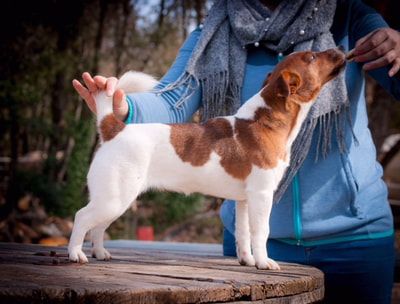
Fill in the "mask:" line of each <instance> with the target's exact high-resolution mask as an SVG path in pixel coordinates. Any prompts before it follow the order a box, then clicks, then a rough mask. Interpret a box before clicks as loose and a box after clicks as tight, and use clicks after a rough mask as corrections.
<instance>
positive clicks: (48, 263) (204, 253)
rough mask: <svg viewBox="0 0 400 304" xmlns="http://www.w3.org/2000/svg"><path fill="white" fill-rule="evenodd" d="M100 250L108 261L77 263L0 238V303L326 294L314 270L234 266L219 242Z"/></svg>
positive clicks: (119, 244)
mask: <svg viewBox="0 0 400 304" xmlns="http://www.w3.org/2000/svg"><path fill="white" fill-rule="evenodd" d="M106 248H109V249H110V252H111V254H112V255H113V260H112V261H110V262H104V261H96V260H95V259H89V263H88V264H86V265H79V264H75V263H70V262H68V260H67V250H66V248H64V247H43V246H39V245H23V244H10V243H0V303H13V304H16V303H209V302H213V303H222V302H224V303H225V302H229V303H312V302H315V301H318V300H321V299H322V298H323V294H324V285H323V274H322V272H321V271H319V270H317V269H315V268H312V267H306V266H301V265H296V264H287V263H281V267H282V270H281V271H266V270H257V269H256V268H254V267H244V266H239V264H238V262H237V260H236V259H234V258H226V257H223V256H222V253H221V246H220V245H211V244H210V245H208V244H207V245H204V244H188V243H164V242H137V241H110V242H108V243H106ZM85 252H86V253H87V254H89V252H90V250H89V249H87V250H85Z"/></svg>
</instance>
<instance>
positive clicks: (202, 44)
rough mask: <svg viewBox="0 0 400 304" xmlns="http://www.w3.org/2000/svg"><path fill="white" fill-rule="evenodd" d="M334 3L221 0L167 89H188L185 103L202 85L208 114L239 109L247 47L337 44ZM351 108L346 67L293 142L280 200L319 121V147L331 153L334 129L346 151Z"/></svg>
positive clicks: (311, 47)
mask: <svg viewBox="0 0 400 304" xmlns="http://www.w3.org/2000/svg"><path fill="white" fill-rule="evenodd" d="M335 9H336V0H283V1H282V2H281V3H280V4H279V5H278V7H277V8H276V9H275V10H274V11H270V10H269V9H268V8H267V7H266V6H264V5H262V4H261V3H260V2H259V1H258V0H217V1H216V2H215V4H214V6H213V7H212V9H211V10H210V12H209V15H208V17H207V19H206V20H205V23H204V26H203V29H202V32H201V36H200V38H199V40H198V42H197V44H196V46H195V48H194V51H193V54H192V56H191V58H190V60H189V62H188V64H187V66H186V69H185V72H184V74H183V75H182V76H181V77H180V78H179V79H178V80H177V81H176V82H175V83H173V84H171V85H169V86H167V87H166V88H165V89H163V91H168V90H170V89H174V88H176V87H180V86H182V87H184V88H185V92H184V94H183V96H182V98H181V99H180V100H179V101H178V103H177V104H176V106H177V107H180V106H181V105H182V104H183V103H184V102H185V101H186V100H187V98H189V97H190V96H191V94H192V93H193V92H194V90H195V89H196V88H197V87H198V86H199V85H201V89H202V102H203V108H202V118H203V119H204V120H205V119H208V118H212V117H215V116H222V115H230V114H234V113H235V112H236V111H237V110H238V108H239V107H240V89H241V86H242V83H243V77H244V71H245V66H246V58H247V47H248V46H249V45H256V46H259V47H266V48H267V49H269V50H271V51H274V52H276V54H277V55H278V54H279V53H285V52H287V51H289V50H293V51H304V50H313V51H323V50H326V49H329V48H333V47H335V46H336V45H335V42H334V40H333V37H332V33H331V32H330V28H331V26H332V22H333V17H334V14H335ZM260 89H261V88H260ZM347 108H348V98H347V91H346V85H345V80H344V73H341V74H340V75H339V76H338V77H337V78H335V79H334V80H333V81H331V82H329V83H328V84H326V85H325V86H324V88H323V90H322V91H321V93H320V95H319V97H318V99H317V101H316V102H315V104H314V106H313V107H312V108H311V110H310V113H309V115H308V117H307V119H306V120H305V122H304V123H303V125H302V127H301V130H300V133H299V135H298V137H297V139H296V140H295V142H294V143H293V146H292V151H291V161H290V167H289V169H288V170H287V171H286V173H285V176H284V178H283V180H282V181H281V184H280V186H279V187H278V189H277V190H276V192H275V195H274V201H275V202H277V201H279V200H280V198H281V197H282V195H283V193H284V192H285V191H286V189H287V187H288V185H289V184H290V182H291V180H292V178H293V177H294V175H295V174H296V172H297V170H298V169H299V168H300V166H301V164H302V163H303V161H304V159H305V158H306V155H307V153H308V151H309V149H310V145H311V139H312V135H313V132H314V129H316V126H317V125H319V141H318V148H317V149H318V150H319V151H322V154H324V155H326V153H327V152H328V151H329V149H330V143H331V134H332V130H335V133H336V137H337V141H338V145H339V149H340V151H341V152H344V151H345V149H346V148H345V144H344V129H345V123H346V114H344V113H346V112H347ZM318 123H319V124H318Z"/></svg>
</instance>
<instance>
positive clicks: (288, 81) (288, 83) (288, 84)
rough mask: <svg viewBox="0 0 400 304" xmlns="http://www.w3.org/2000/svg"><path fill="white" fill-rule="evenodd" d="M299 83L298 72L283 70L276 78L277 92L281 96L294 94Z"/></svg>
mask: <svg viewBox="0 0 400 304" xmlns="http://www.w3.org/2000/svg"><path fill="white" fill-rule="evenodd" d="M300 84H301V77H300V75H299V74H297V73H295V72H291V71H288V70H283V71H282V72H281V74H280V75H279V77H278V79H277V80H276V86H277V90H278V92H277V93H278V95H280V96H282V97H289V96H290V95H293V94H296V92H297V89H298V88H299V87H300Z"/></svg>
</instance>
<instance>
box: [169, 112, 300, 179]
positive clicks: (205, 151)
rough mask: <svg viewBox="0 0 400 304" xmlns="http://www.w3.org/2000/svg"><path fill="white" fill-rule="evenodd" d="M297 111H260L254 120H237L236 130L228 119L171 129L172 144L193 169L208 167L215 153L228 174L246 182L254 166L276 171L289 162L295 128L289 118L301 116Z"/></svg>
mask: <svg viewBox="0 0 400 304" xmlns="http://www.w3.org/2000/svg"><path fill="white" fill-rule="evenodd" d="M293 110H294V111H297V112H296V113H288V112H287V111H285V112H284V113H280V112H279V111H272V110H271V109H267V108H259V109H258V110H257V112H256V114H255V119H254V120H246V119H238V118H235V123H234V129H233V128H232V126H231V123H230V122H229V121H228V120H227V119H224V118H215V119H211V120H208V121H207V122H206V123H204V124H202V125H200V124H175V125H171V138H170V140H171V144H172V145H173V147H174V148H175V151H176V153H177V154H178V156H179V157H180V158H181V159H182V160H183V161H184V162H189V163H190V164H191V165H193V166H202V165H204V164H205V163H206V162H207V161H208V160H209V159H210V155H211V152H215V153H217V154H218V155H219V156H220V157H221V160H220V164H221V166H222V167H223V168H224V169H225V171H226V172H227V173H228V174H230V175H231V176H233V177H235V178H238V179H242V180H244V179H246V178H247V176H248V175H249V174H250V172H251V169H252V166H253V165H256V166H258V167H260V168H272V167H275V166H276V164H277V162H278V160H279V159H285V157H286V150H285V148H286V146H285V144H286V140H287V136H288V134H289V131H290V128H291V127H293V126H292V125H291V120H292V119H290V120H288V118H289V117H288V115H289V116H290V118H292V116H295V115H297V113H298V110H299V106H298V105H295V107H294V108H293ZM277 113H278V114H277ZM279 116H280V117H279ZM288 122H290V123H288Z"/></svg>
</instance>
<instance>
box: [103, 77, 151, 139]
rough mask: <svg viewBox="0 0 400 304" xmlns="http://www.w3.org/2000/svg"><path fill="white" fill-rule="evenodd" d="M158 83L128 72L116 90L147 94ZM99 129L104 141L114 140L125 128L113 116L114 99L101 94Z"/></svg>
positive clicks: (119, 81)
mask: <svg viewBox="0 0 400 304" xmlns="http://www.w3.org/2000/svg"><path fill="white" fill-rule="evenodd" d="M156 85H157V81H156V80H155V79H154V78H153V77H152V76H149V75H147V74H144V73H141V72H133V71H131V72H127V73H125V74H124V75H123V76H122V77H121V78H120V79H119V80H118V83H117V86H116V89H122V90H124V91H125V93H135V92H146V91H150V90H152V89H153V88H154V87H155V86H156ZM96 110H97V127H98V129H99V134H100V138H101V140H102V141H108V140H111V139H113V138H114V137H115V136H116V135H117V134H118V133H119V132H121V131H122V130H123V129H124V128H125V124H124V123H123V122H122V121H121V120H119V119H118V118H116V117H115V115H114V114H113V102H112V97H109V96H107V95H106V93H105V92H101V93H99V94H98V96H97V97H96Z"/></svg>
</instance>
